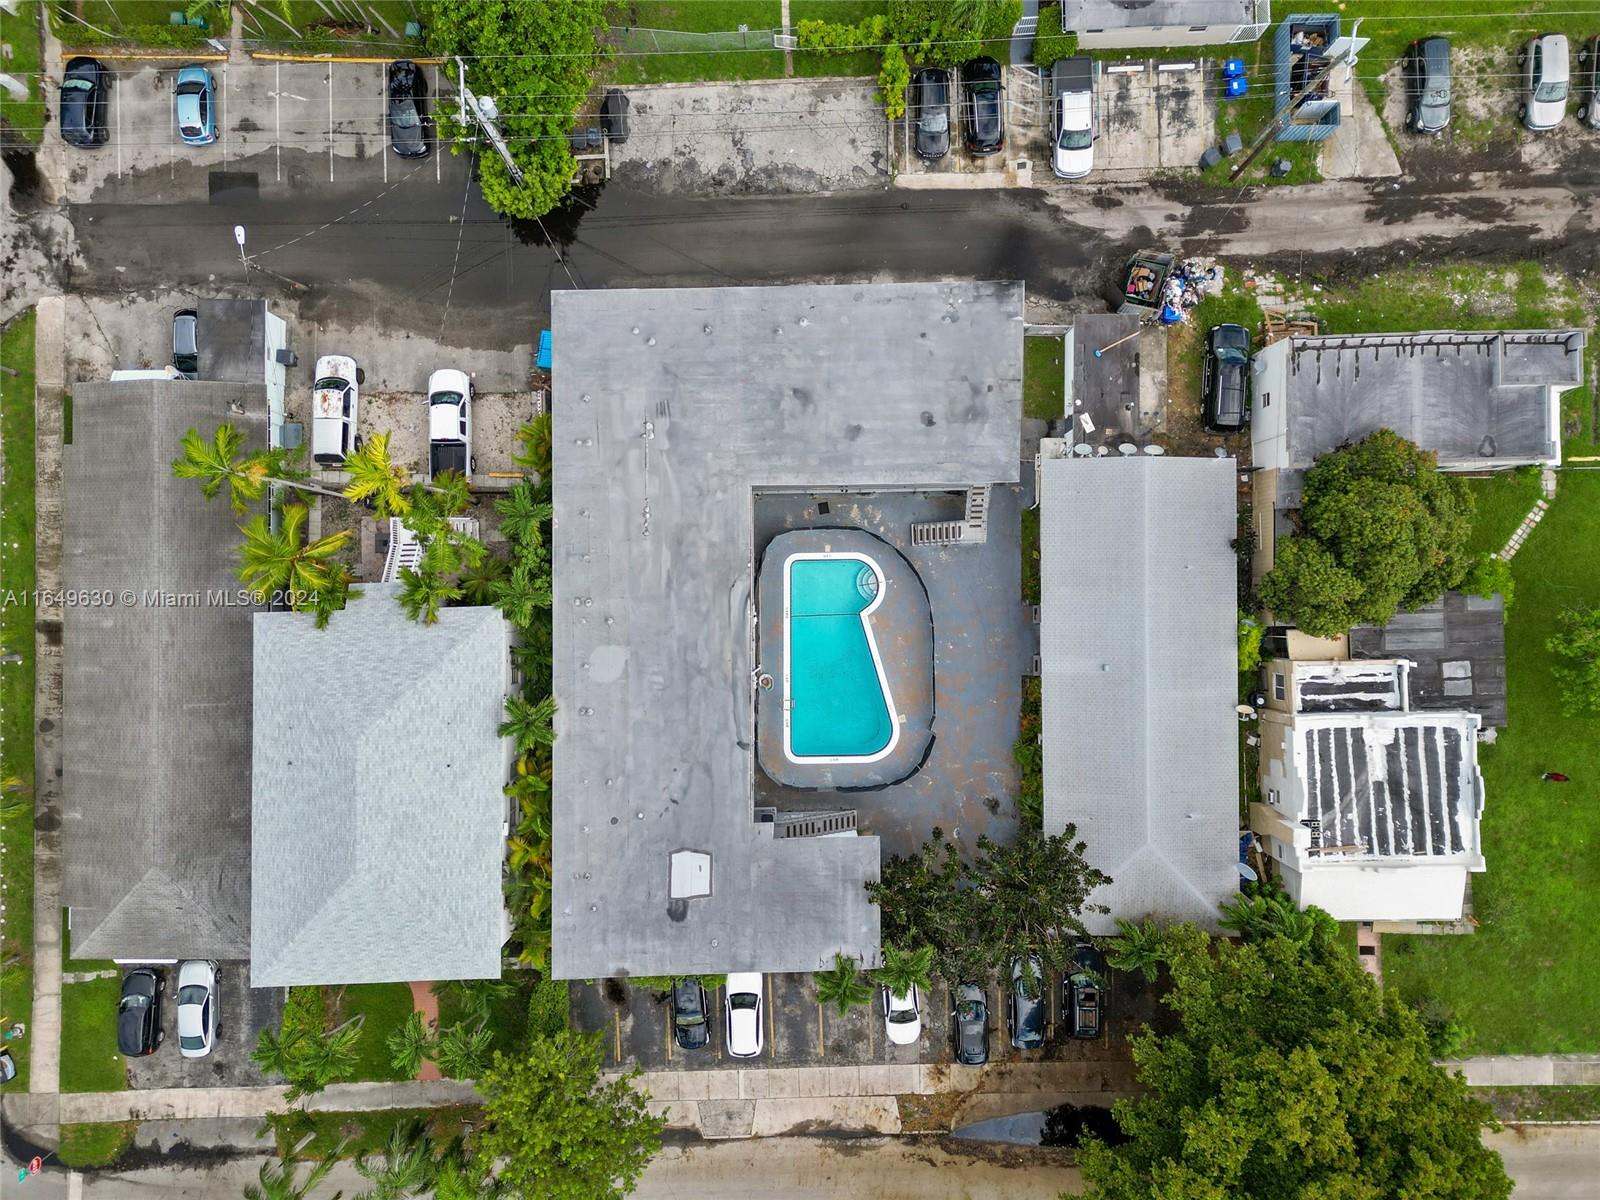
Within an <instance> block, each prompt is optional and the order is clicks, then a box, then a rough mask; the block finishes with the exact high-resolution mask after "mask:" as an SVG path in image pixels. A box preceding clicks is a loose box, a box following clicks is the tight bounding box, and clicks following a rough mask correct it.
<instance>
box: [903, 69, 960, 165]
mask: <svg viewBox="0 0 1600 1200" xmlns="http://www.w3.org/2000/svg"><path fill="white" fill-rule="evenodd" d="M911 96H912V112H913V114H914V126H915V128H916V131H917V157H918V158H921V159H925V160H926V161H928V162H934V161H935V160H937V159H941V158H943V157H944V156H945V155H946V154H947V153H949V151H950V72H949V71H946V70H944V69H943V68H942V67H923V68H922V69H921V70H920V71H918V72H917V73H916V74H915V75H913V76H912V77H911Z"/></svg>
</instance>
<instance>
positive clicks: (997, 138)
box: [961, 57, 1006, 154]
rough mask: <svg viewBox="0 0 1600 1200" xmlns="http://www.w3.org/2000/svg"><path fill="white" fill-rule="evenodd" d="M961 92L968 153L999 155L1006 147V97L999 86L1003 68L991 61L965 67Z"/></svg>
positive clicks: (972, 61) (972, 62) (977, 60)
mask: <svg viewBox="0 0 1600 1200" xmlns="http://www.w3.org/2000/svg"><path fill="white" fill-rule="evenodd" d="M961 92H962V99H961V110H962V123H963V125H964V126H965V128H966V141H967V151H968V153H971V154H994V153H996V152H997V151H999V150H1000V149H1001V148H1002V147H1003V146H1004V145H1005V144H1006V97H1005V88H1004V87H1003V86H1002V85H1001V83H1000V64H999V63H997V62H995V60H994V59H992V58H988V57H984V58H974V59H969V60H968V61H967V62H965V63H962V64H961Z"/></svg>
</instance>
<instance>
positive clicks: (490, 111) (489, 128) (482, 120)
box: [456, 55, 523, 187]
mask: <svg viewBox="0 0 1600 1200" xmlns="http://www.w3.org/2000/svg"><path fill="white" fill-rule="evenodd" d="M456 81H457V91H458V93H459V95H460V99H461V123H462V124H463V125H465V124H467V123H468V121H469V120H470V121H472V122H473V123H475V124H476V125H477V126H478V128H479V129H481V130H483V133H484V136H485V137H487V138H488V139H489V144H490V145H491V146H493V147H494V148H495V152H496V153H497V154H499V155H500V161H501V162H503V163H505V165H506V171H507V173H509V174H510V176H511V182H512V183H514V184H516V185H517V186H518V187H521V186H522V180H523V176H522V168H521V167H519V166H517V163H516V160H515V159H513V158H512V157H511V148H510V147H509V146H507V145H506V139H505V138H504V137H502V136H501V134H500V125H499V121H500V110H499V108H497V107H496V105H495V102H494V98H493V97H491V96H481V97H480V96H475V95H473V93H472V89H471V88H469V87H468V86H467V64H466V63H464V62H462V61H461V57H460V56H459V55H457V56H456Z"/></svg>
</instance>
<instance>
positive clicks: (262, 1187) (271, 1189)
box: [244, 1142, 345, 1200]
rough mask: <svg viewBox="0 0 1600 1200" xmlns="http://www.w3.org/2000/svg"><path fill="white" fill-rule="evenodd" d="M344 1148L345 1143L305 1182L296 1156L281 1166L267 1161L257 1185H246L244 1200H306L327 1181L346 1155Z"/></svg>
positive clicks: (337, 1194) (335, 1198)
mask: <svg viewBox="0 0 1600 1200" xmlns="http://www.w3.org/2000/svg"><path fill="white" fill-rule="evenodd" d="M344 1147H345V1143H344V1142H340V1143H339V1144H338V1145H337V1146H335V1147H334V1148H333V1150H331V1151H329V1153H328V1154H327V1156H326V1157H324V1158H321V1159H319V1160H318V1161H317V1163H316V1165H315V1166H313V1167H312V1168H311V1173H310V1174H308V1175H307V1176H306V1177H305V1178H304V1179H301V1178H299V1174H300V1164H299V1160H297V1159H296V1158H295V1157H294V1155H293V1154H287V1155H285V1156H284V1157H283V1160H282V1161H281V1162H273V1161H272V1160H271V1159H268V1160H266V1161H265V1162H263V1163H262V1164H261V1170H260V1172H258V1173H257V1175H256V1180H257V1182H255V1183H247V1184H245V1185H244V1200H306V1197H307V1196H309V1195H311V1193H312V1192H314V1191H316V1189H317V1185H318V1184H320V1183H321V1182H322V1181H323V1180H324V1179H326V1178H327V1177H328V1172H329V1171H331V1170H333V1164H334V1163H336V1162H338V1161H339V1155H341V1154H342V1153H344ZM342 1195H344V1193H343V1192H335V1193H334V1194H333V1197H332V1200H339V1197H341V1196H342Z"/></svg>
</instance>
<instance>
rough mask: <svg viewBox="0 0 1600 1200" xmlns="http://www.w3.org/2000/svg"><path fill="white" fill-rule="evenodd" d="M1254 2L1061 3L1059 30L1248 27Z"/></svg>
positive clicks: (1124, 0) (1136, 0) (1096, 0)
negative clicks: (1210, 26) (1208, 26)
mask: <svg viewBox="0 0 1600 1200" xmlns="http://www.w3.org/2000/svg"><path fill="white" fill-rule="evenodd" d="M1256 4H1257V0H1062V5H1061V10H1062V11H1061V15H1062V27H1063V28H1064V29H1069V30H1074V31H1076V32H1079V33H1083V32H1087V31H1091V30H1100V29H1151V28H1157V27H1165V26H1171V25H1175V26H1178V27H1180V28H1184V29H1187V28H1188V27H1189V26H1191V25H1222V24H1234V25H1250V24H1252V23H1254V21H1255V12H1256Z"/></svg>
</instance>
